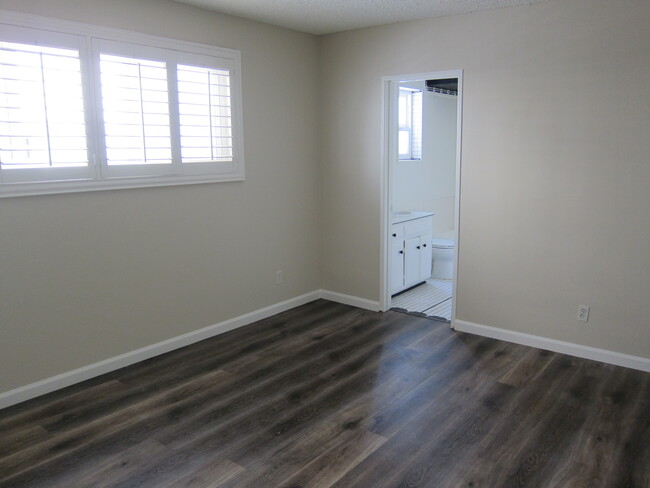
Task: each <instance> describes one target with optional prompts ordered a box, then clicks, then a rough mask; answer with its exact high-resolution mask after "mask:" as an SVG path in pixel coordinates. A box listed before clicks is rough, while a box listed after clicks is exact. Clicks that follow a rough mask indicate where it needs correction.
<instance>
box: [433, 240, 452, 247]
mask: <svg viewBox="0 0 650 488" xmlns="http://www.w3.org/2000/svg"><path fill="white" fill-rule="evenodd" d="M454 244H455V243H454V241H453V239H431V246H432V247H436V248H438V249H453V248H454Z"/></svg>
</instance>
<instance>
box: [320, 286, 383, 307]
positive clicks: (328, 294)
mask: <svg viewBox="0 0 650 488" xmlns="http://www.w3.org/2000/svg"><path fill="white" fill-rule="evenodd" d="M320 298H324V299H325V300H329V301H331V302H337V303H342V304H344V305H352V306H353V307H358V308H363V309H365V310H370V311H372V312H378V311H379V302H378V301H376V300H368V299H366V298H359V297H355V296H353V295H345V294H343V293H337V292H335V291H329V290H321V291H320Z"/></svg>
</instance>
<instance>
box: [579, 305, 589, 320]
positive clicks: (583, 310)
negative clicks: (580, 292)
mask: <svg viewBox="0 0 650 488" xmlns="http://www.w3.org/2000/svg"><path fill="white" fill-rule="evenodd" d="M578 320H579V321H581V322H587V321H589V307H588V306H587V305H578Z"/></svg>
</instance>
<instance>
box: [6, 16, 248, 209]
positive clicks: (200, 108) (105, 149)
mask: <svg viewBox="0 0 650 488" xmlns="http://www.w3.org/2000/svg"><path fill="white" fill-rule="evenodd" d="M9 19H10V20H4V19H3V20H2V21H0V27H1V32H2V34H0V196H14V195H28V194H40V193H60V192H70V191H88V190H97V189H112V188H129V187H144V186H165V185H178V184H192V183H204V182H215V181H232V180H242V179H243V178H244V161H243V141H242V120H241V92H240V78H239V73H240V58H239V52H238V51H232V50H226V49H221V48H216V47H213V46H205V45H201V44H194V43H187V42H182V41H175V40H172V39H165V38H158V37H153V36H145V35H141V34H135V33H129V32H125V31H114V30H112V29H104V28H99V27H93V26H86V25H84V24H77V23H68V22H62V21H61V22H60V21H53V20H52V21H50V20H49V19H42V18H34V17H33V16H22V15H17V16H16V17H15V18H14V19H12V18H11V16H9ZM36 19H38V20H36ZM12 20H13V21H14V23H12V22H11V21H12ZM30 22H31V23H36V22H38V25H39V28H34V27H32V26H31V25H30ZM44 23H45V24H47V25H48V26H49V28H47V29H41V28H40V26H42V25H43V24H44ZM10 24H11V25H10ZM50 24H51V25H50Z"/></svg>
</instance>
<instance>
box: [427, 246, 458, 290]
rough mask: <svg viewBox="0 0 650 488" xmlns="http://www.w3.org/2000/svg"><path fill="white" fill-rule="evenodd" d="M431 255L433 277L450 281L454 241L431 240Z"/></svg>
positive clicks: (454, 251)
mask: <svg viewBox="0 0 650 488" xmlns="http://www.w3.org/2000/svg"><path fill="white" fill-rule="evenodd" d="M431 252H432V254H433V277H434V278H437V279H441V280H451V279H452V278H453V277H454V255H455V253H456V242H455V241H454V239H446V238H434V239H431Z"/></svg>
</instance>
